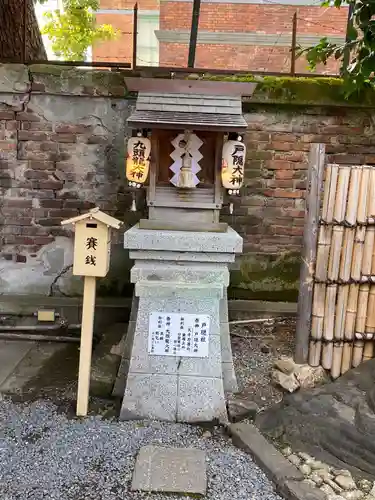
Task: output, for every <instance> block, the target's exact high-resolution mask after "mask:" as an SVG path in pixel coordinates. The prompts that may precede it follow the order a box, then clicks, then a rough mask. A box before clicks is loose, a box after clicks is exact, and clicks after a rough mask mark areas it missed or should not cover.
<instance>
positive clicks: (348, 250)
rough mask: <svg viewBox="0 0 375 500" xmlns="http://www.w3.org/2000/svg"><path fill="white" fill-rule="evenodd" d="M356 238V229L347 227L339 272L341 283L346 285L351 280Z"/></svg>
mask: <svg viewBox="0 0 375 500" xmlns="http://www.w3.org/2000/svg"><path fill="white" fill-rule="evenodd" d="M354 238H355V229H354V228H352V227H346V228H345V229H344V239H343V244H342V251H341V260H340V272H339V278H340V281H342V282H344V283H345V282H348V281H349V280H350V268H351V265H352V259H353V247H354Z"/></svg>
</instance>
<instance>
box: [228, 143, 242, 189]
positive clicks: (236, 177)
mask: <svg viewBox="0 0 375 500" xmlns="http://www.w3.org/2000/svg"><path fill="white" fill-rule="evenodd" d="M244 156H245V147H244V145H243V144H236V145H235V148H234V151H233V153H232V159H233V170H232V176H231V181H230V182H231V184H233V186H234V185H236V184H241V183H242V181H243V169H244V159H245V158H244Z"/></svg>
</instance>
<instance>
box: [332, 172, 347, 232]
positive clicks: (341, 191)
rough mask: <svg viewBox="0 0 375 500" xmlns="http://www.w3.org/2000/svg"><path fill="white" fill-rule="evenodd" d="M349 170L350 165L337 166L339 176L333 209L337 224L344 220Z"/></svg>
mask: <svg viewBox="0 0 375 500" xmlns="http://www.w3.org/2000/svg"><path fill="white" fill-rule="evenodd" d="M350 171H351V167H340V168H339V178H338V181H337V190H336V199H335V206H334V210H333V220H334V222H336V223H337V224H341V223H342V222H344V220H345V214H346V204H347V199H348V189H349V180H350Z"/></svg>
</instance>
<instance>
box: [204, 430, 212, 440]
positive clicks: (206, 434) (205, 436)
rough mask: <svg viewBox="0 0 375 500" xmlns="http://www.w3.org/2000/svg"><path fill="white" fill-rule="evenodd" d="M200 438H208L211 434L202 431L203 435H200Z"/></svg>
mask: <svg viewBox="0 0 375 500" xmlns="http://www.w3.org/2000/svg"><path fill="white" fill-rule="evenodd" d="M202 437H204V438H210V437H212V434H211V432H210V431H204V433H203V434H202Z"/></svg>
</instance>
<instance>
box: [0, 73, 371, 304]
mask: <svg viewBox="0 0 375 500" xmlns="http://www.w3.org/2000/svg"><path fill="white" fill-rule="evenodd" d="M123 76H124V74H121V72H119V73H117V72H106V71H103V72H101V71H97V70H95V71H91V70H77V69H68V68H64V69H62V68H59V67H54V66H48V67H46V66H31V67H29V68H26V67H24V66H21V65H11V66H10V65H7V66H0V190H1V193H0V194H1V198H0V237H1V249H0V293H1V294H33V295H40V296H63V295H65V296H75V295H80V293H81V279H80V278H74V277H72V275H71V264H72V233H71V231H70V229H67V228H62V227H61V225H60V222H61V220H62V219H64V218H68V217H72V216H75V215H77V214H79V213H81V212H83V211H86V210H87V209H89V208H90V207H93V206H95V205H98V206H100V207H101V208H102V209H103V210H105V211H107V212H108V213H110V214H112V215H114V216H116V217H118V218H120V219H122V220H124V222H125V228H127V227H130V226H131V225H133V224H134V223H135V222H136V220H137V217H139V216H140V214H139V213H136V214H133V213H132V212H130V211H129V208H130V199H129V195H128V194H127V193H126V191H125V190H124V182H123V171H124V168H123V165H124V138H126V136H127V134H128V133H129V130H127V128H126V118H127V116H128V115H129V112H130V107H131V106H132V104H133V102H134V101H133V100H132V99H130V98H129V99H128V98H127V97H126V89H125V88H124V83H123ZM262 99H263V100H262ZM264 101H265V98H264V96H263V97H262V98H261V99H259V98H258V99H257V100H256V102H255V101H254V100H253V101H250V102H244V112H245V116H246V119H247V121H248V123H249V131H248V133H247V136H246V142H247V146H248V159H247V166H246V187H245V190H244V195H243V197H242V198H241V200H240V201H239V203H238V206H236V207H235V211H234V214H233V215H232V216H230V215H229V214H228V213H227V209H225V210H223V219H225V220H227V221H228V222H229V223H230V224H231V225H232V226H233V227H234V228H235V229H236V230H237V231H239V232H240V234H241V235H242V236H243V238H244V255H243V257H242V258H241V259H239V261H238V263H237V264H236V267H235V268H234V269H233V270H232V288H231V296H232V297H236V298H260V299H265V300H269V299H274V300H277V299H278V300H280V299H281V300H295V299H296V296H297V288H298V275H299V254H300V248H301V239H302V231H303V215H304V199H303V198H304V192H305V183H306V173H307V156H308V151H309V147H310V143H312V142H324V143H326V145H327V153H328V157H329V161H337V162H339V163H352V164H359V163H364V162H366V163H369V164H375V139H374V135H373V112H372V111H371V110H370V109H357V108H356V107H350V106H349V105H347V106H346V107H343V106H341V107H339V106H324V107H323V106H313V105H310V106H307V107H306V106H302V105H292V104H288V105H280V104H276V103H273V104H271V103H267V104H265V102H264ZM121 242H122V237H121V234H117V235H116V240H115V246H114V251H113V258H112V264H111V271H110V275H109V277H108V278H107V279H104V280H100V281H99V287H98V288H99V293H100V294H101V295H111V296H113V295H118V294H128V293H130V289H131V287H130V286H129V283H128V270H129V266H130V263H129V260H128V256H127V252H126V251H125V250H123V249H122V244H121Z"/></svg>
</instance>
